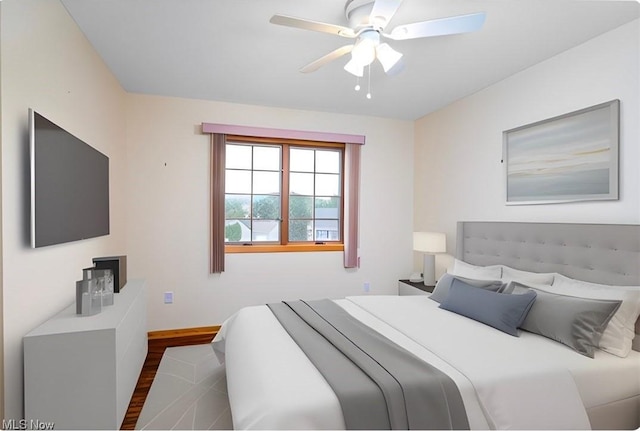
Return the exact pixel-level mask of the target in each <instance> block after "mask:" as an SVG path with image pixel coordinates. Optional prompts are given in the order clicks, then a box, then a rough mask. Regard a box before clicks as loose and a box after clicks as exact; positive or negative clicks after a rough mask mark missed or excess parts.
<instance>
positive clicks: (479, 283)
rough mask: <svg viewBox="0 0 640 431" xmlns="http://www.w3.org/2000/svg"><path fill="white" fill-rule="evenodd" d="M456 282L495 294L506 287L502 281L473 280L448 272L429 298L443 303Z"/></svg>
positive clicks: (441, 278)
mask: <svg viewBox="0 0 640 431" xmlns="http://www.w3.org/2000/svg"><path fill="white" fill-rule="evenodd" d="M454 280H460V281H462V282H463V283H466V284H467V285H469V286H473V287H475V288H480V289H486V290H491V291H493V292H502V291H503V290H504V288H505V287H506V285H505V284H504V283H503V282H502V281H501V280H472V279H470V278H464V277H459V276H457V275H452V274H449V273H448V272H447V273H445V274H443V275H442V277H440V280H438V282H437V283H436V287H435V288H434V289H433V293H432V294H431V295H430V296H429V298H431V299H433V300H434V301H436V302H442V301H443V300H444V299H445V298H446V297H447V295H448V294H449V289H450V288H451V285H452V284H453V281H454Z"/></svg>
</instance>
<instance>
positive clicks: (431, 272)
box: [413, 232, 447, 286]
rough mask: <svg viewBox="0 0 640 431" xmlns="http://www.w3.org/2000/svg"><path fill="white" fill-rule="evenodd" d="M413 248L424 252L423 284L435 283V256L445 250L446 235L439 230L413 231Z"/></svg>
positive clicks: (433, 284)
mask: <svg viewBox="0 0 640 431" xmlns="http://www.w3.org/2000/svg"><path fill="white" fill-rule="evenodd" d="M413 249H414V250H415V251H420V252H422V253H424V262H423V268H422V278H423V279H424V285H425V286H435V285H436V256H435V254H434V253H444V252H445V251H447V237H446V236H445V234H443V233H440V232H414V233H413Z"/></svg>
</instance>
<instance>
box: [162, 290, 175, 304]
mask: <svg viewBox="0 0 640 431" xmlns="http://www.w3.org/2000/svg"><path fill="white" fill-rule="evenodd" d="M164 303H165V304H173V292H164Z"/></svg>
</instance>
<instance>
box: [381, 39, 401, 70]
mask: <svg viewBox="0 0 640 431" xmlns="http://www.w3.org/2000/svg"><path fill="white" fill-rule="evenodd" d="M376 57H377V58H378V61H380V64H382V68H383V69H384V71H385V72H386V73H388V72H389V70H391V69H392V68H393V66H395V65H396V64H397V63H398V61H400V59H401V58H402V53H400V52H398V51H396V50H395V49H393V48H391V47H390V46H389V44H387V43H382V44H380V45H378V46H377V47H376Z"/></svg>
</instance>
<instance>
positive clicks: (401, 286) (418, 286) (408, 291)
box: [398, 280, 434, 295]
mask: <svg viewBox="0 0 640 431" xmlns="http://www.w3.org/2000/svg"><path fill="white" fill-rule="evenodd" d="M433 288H434V286H425V285H424V283H423V282H422V281H418V282H414V281H409V280H398V295H430V294H431V292H433Z"/></svg>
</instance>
